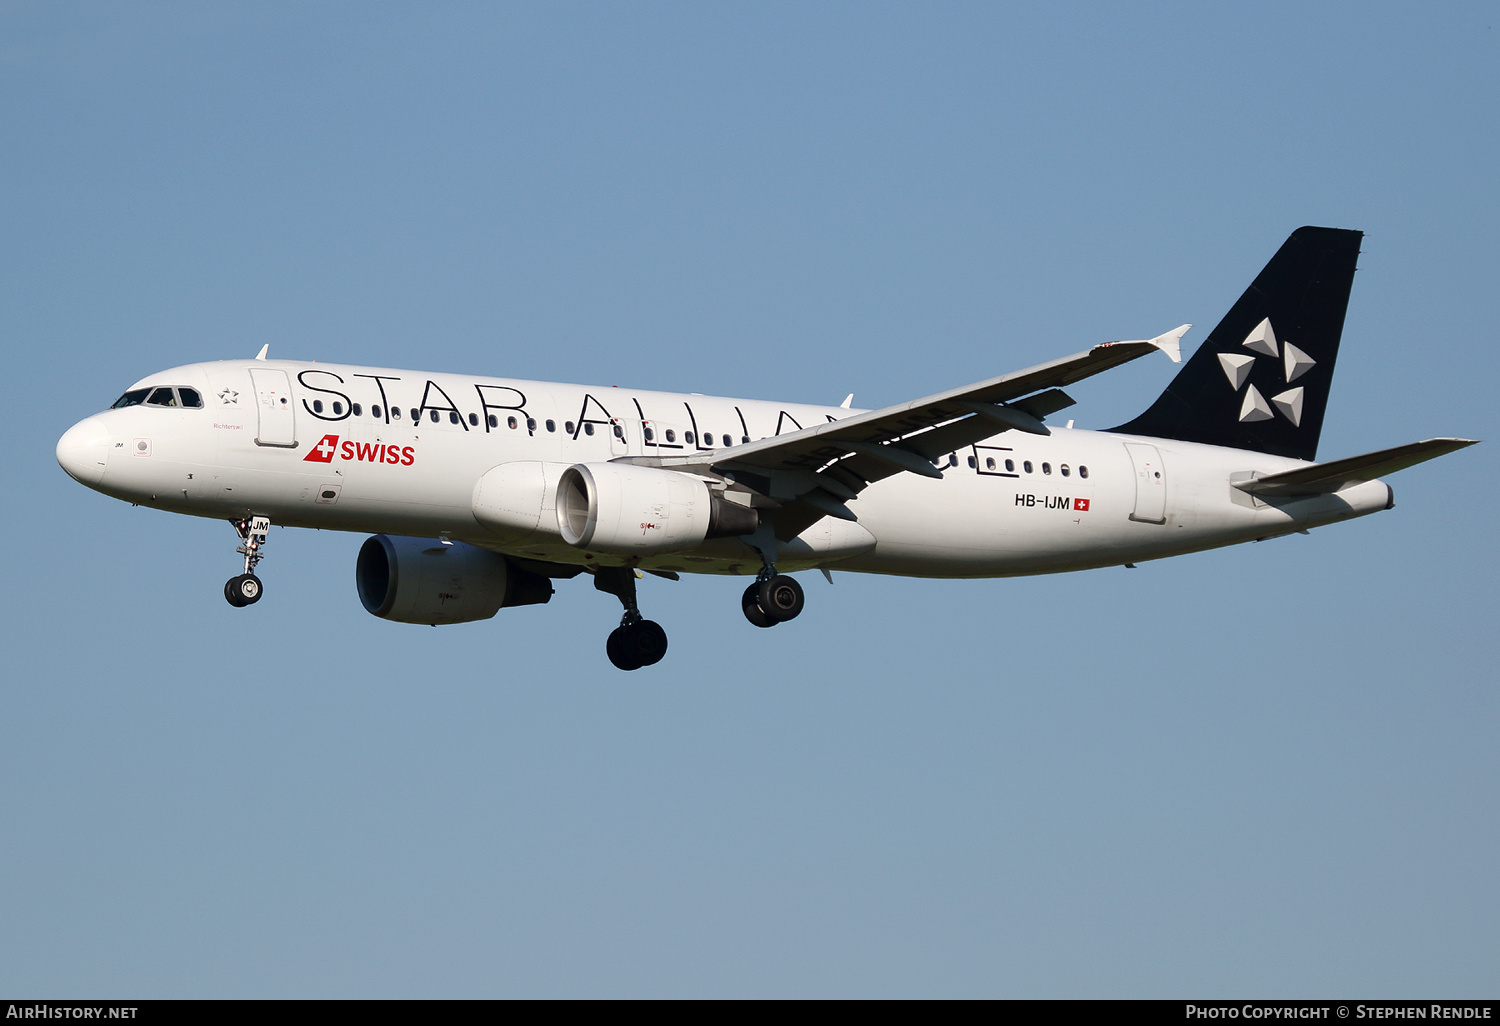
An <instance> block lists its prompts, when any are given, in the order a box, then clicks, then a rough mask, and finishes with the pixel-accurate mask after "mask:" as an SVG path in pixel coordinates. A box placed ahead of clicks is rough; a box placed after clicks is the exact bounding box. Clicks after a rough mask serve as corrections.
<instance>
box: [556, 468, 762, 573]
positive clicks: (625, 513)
mask: <svg viewBox="0 0 1500 1026" xmlns="http://www.w3.org/2000/svg"><path fill="white" fill-rule="evenodd" d="M555 505H556V507H557V526H558V530H559V531H560V532H561V534H562V538H563V541H565V542H567V543H568V544H569V545H573V546H575V547H577V548H580V549H590V550H592V551H595V552H607V553H611V554H614V555H621V556H649V555H655V554H658V553H662V552H676V551H678V550H681V549H690V548H692V547H693V546H695V545H698V544H700V543H702V542H703V541H704V540H705V539H707V538H728V537H733V536H736V535H741V534H751V533H753V532H754V531H755V529H756V526H757V525H758V524H759V522H760V521H759V517H758V515H757V514H756V512H755V510H753V509H751V508H750V507H748V506H741V505H739V504H737V503H733V502H729V501H728V500H726V499H724V498H722V497H720V496H717V495H715V494H713V491H712V490H711V489H710V488H709V486H708V482H706V481H704V480H702V479H701V478H697V477H692V476H690V475H688V474H682V473H678V472H677V471H673V470H659V469H657V468H655V467H637V466H633V465H631V464H628V463H575V464H573V466H571V467H569V468H568V469H567V470H565V471H563V474H562V478H561V479H560V480H559V481H558V483H557V499H556V503H555Z"/></svg>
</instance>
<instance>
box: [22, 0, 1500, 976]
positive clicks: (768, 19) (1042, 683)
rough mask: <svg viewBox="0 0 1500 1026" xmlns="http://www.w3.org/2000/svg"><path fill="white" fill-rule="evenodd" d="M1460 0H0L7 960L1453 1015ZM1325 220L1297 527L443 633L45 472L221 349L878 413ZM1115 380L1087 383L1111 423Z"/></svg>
mask: <svg viewBox="0 0 1500 1026" xmlns="http://www.w3.org/2000/svg"><path fill="white" fill-rule="evenodd" d="M1497 20H1500V11H1497V9H1496V8H1495V7H1494V5H1492V4H1477V3H1475V4H1464V3H1459V4H1443V5H1436V6H1431V5H1429V6H1426V7H1420V8H1419V7H1416V6H1410V5H1371V4H1315V5H1307V4H1258V5H1251V6H1238V7H1236V6H1229V5H1205V4H1186V3H1185V4H1180V5H1033V6H1032V7H1029V8H1022V7H1021V6H1019V5H998V4H946V5H935V4H908V5H898V4H832V3H818V4H806V5H783V4H770V3H755V4H738V5H735V4H710V5H703V4H680V5H663V4H594V5H579V4H548V5H540V4H526V5H519V6H508V5H501V4H472V5H468V4H422V5H406V4H378V5H374V4H335V3H320V4H279V3H256V4H240V5H224V4H199V3H184V4H144V3H138V4H130V5H118V4H102V3H101V4H70V5H57V4H51V3H14V2H6V3H3V4H0V343H3V346H4V354H5V364H6V369H7V372H8V374H9V377H10V380H11V382H12V384H13V385H14V386H15V389H14V393H13V396H12V399H11V400H10V401H9V402H7V403H5V404H4V405H3V408H0V423H3V425H4V429H5V434H6V438H7V444H6V445H5V446H4V447H3V448H0V460H3V464H0V467H3V473H4V492H3V495H4V500H5V501H4V506H3V517H4V520H3V523H4V542H3V545H0V644H3V651H4V663H3V665H4V681H3V684H0V994H7V995H17V996H19V995H23V994H24V995H27V996H79V995H100V994H105V995H110V996H121V997H125V996H139V997H173V996H403V997H420V996H512V995H515V996H536V995H570V996H573V995H576V996H606V995H627V996H647V995H651V996H660V995H670V996H695V995H724V996H858V995H870V996H947V995H952V996H1064V995H1077V996H1200V997H1208V996H1246V995H1266V996H1272V995H1275V996H1303V995H1305V996H1315V995H1316V996H1332V995H1350V996H1371V997H1373V996H1380V997H1392V996H1421V997H1434V996H1451V997H1493V996H1495V994H1496V993H1497V991H1500V872H1497V867H1500V822H1497V820H1500V755H1497V746H1496V743H1495V738H1496V727H1497V722H1500V697H1497V676H1500V675H1497V672H1496V668H1495V663H1496V650H1497V641H1496V614H1497V602H1496V589H1495V584H1494V568H1495V564H1496V555H1497V551H1496V550H1497V546H1496V542H1495V537H1494V530H1493V527H1492V523H1493V521H1494V515H1495V514H1494V511H1495V508H1496V505H1497V499H1500V496H1497V491H1500V489H1497V487H1496V455H1495V454H1496V452H1500V449H1497V448H1496V446H1497V445H1500V431H1497V430H1496V428H1497V423H1496V421H1497V416H1496V409H1497V407H1496V402H1495V398H1494V386H1495V383H1496V381H1497V371H1500V366H1497V358H1496V345H1497V343H1496V338H1495V335H1496V330H1495V322H1494V309H1495V303H1494V295H1495V283H1496V280H1497V276H1500V275H1497V272H1500V260H1497V257H1496V253H1497V247H1496V229H1497V210H1500V205H1497V198H1496V196H1497V190H1496V177H1495V169H1496V167H1497V165H1500V145H1497V141H1500V140H1497V132H1500V118H1497V116H1496V98H1497V96H1500V74H1497V71H1500V68H1497V49H1500V44H1497V38H1500V37H1497V34H1496V30H1495V23H1496V21H1497ZM1301 224H1326V225H1336V226H1342V227H1352V228H1359V229H1362V230H1364V231H1365V232H1367V233H1368V235H1367V237H1366V240H1365V247H1364V255H1363V257H1362V258H1361V269H1360V272H1359V276H1358V277H1357V279H1356V281H1355V288H1354V296H1353V301H1352V304H1351V307H1350V313H1349V319H1348V324H1347V329H1346V332H1345V341H1344V349H1343V352H1342V354H1341V356H1340V361H1339V377H1338V380H1337V381H1336V382H1335V386H1334V392H1333V398H1332V401H1331V404H1330V407H1329V413H1328V422H1327V427H1326V429H1325V431H1324V435H1323V448H1322V450H1321V455H1323V456H1324V457H1325V458H1332V457H1337V456H1344V455H1352V454H1354V453H1359V452H1364V451H1368V450H1370V449H1375V448H1380V447H1383V446H1388V445H1395V444H1400V443H1403V442H1407V441H1411V440H1415V439H1418V438H1426V437H1432V436H1435V435H1450V434H1458V435H1466V436H1469V437H1477V438H1485V439H1490V441H1489V442H1488V443H1487V444H1485V445H1482V446H1479V447H1477V448H1473V449H1469V450H1466V451H1464V452H1461V453H1458V454H1455V455H1453V456H1449V457H1447V458H1445V459H1443V460H1440V461H1438V462H1436V463H1432V464H1428V465H1425V466H1423V467H1419V468H1416V469H1413V470H1410V471H1406V472H1404V473H1402V474H1401V475H1399V476H1398V477H1396V478H1394V479H1393V483H1394V485H1395V489H1396V497H1397V505H1396V508H1395V509H1394V510H1393V511H1391V512H1388V513H1382V514H1380V515H1378V516H1373V517H1369V518H1367V519H1365V520H1362V521H1359V522H1356V523H1352V524H1346V525H1342V526H1338V527H1333V528H1328V529H1325V530H1319V531H1315V532H1313V533H1312V534H1311V535H1310V536H1307V537H1300V536H1299V537H1293V538H1289V539H1284V540H1279V541H1275V542H1269V543H1265V544H1261V545H1250V546H1242V547H1239V548H1234V549H1228V550H1222V551H1219V552H1215V553H1209V554H1203V555H1198V556H1189V557H1183V558H1179V559H1176V560H1169V561H1166V562H1160V563H1152V564H1146V565H1142V566H1141V567H1140V568H1139V569H1137V570H1133V571H1131V570H1125V569H1114V570H1102V571H1095V572H1090V573H1085V574H1074V575H1067V576H1062V577H1054V578H1034V579H1021V580H1006V581H981V582H964V583H953V582H937V581H909V580H899V579H883V578H874V577H860V576H856V575H848V574H845V575H840V576H839V577H838V578H837V583H836V584H835V585H834V586H833V587H829V586H828V585H827V584H826V583H824V582H823V581H822V580H821V579H820V578H818V577H817V576H816V575H812V577H811V579H810V580H808V581H807V582H806V583H807V585H808V592H809V600H810V601H809V607H808V611H807V612H806V613H805V614H804V615H803V616H802V617H801V619H799V620H797V621H796V622H795V623H793V624H788V625H785V626H783V627H779V628H777V629H776V630H773V631H758V630H756V629H755V628H752V627H750V626H749V625H748V624H747V623H745V621H744V620H743V618H742V617H741V615H740V611H739V608H738V596H739V591H740V587H741V585H740V584H738V583H736V582H735V581H730V580H720V579H707V578H705V579H687V580H684V581H683V582H681V583H679V584H669V583H667V582H663V581H656V580H651V581H647V582H645V583H644V585H643V588H642V600H643V602H644V603H645V605H646V607H647V610H648V612H649V614H650V615H652V616H653V617H654V618H655V619H657V620H659V621H660V622H661V623H663V624H664V625H665V626H666V627H667V629H668V631H669V632H670V634H671V637H672V649H671V652H670V654H669V655H668V658H667V661H666V662H664V663H663V664H661V665H660V666H659V667H657V668H655V669H654V670H648V671H641V672H638V673H634V674H629V675H626V674H621V673H618V672H616V671H614V670H613V669H612V668H611V667H610V666H609V665H608V663H607V662H606V661H605V658H604V653H603V644H602V643H603V638H604V635H605V634H606V633H607V631H608V630H609V629H610V628H611V627H612V626H613V625H614V622H615V621H616V619H617V617H618V608H617V607H616V606H615V605H614V603H613V600H611V599H609V598H607V597H606V596H603V595H600V594H598V593H596V592H594V591H593V590H592V589H591V588H589V587H588V586H587V584H586V583H579V582H573V583H572V584H564V585H563V586H562V587H561V590H560V593H559V594H558V596H557V598H556V599H555V600H554V601H553V603H552V604H551V605H549V606H545V607H530V608H524V609H519V610H507V611H503V612H502V613H501V615H500V616H498V617H497V618H496V619H495V620H493V621H489V622H484V623H479V624H471V625H465V626H458V627H449V628H440V629H429V628H418V627H411V626H405V625H399V624H389V623H386V622H384V621H381V620H377V619H375V618H374V617H371V616H369V615H368V614H367V613H365V612H364V611H363V609H362V608H361V607H360V605H359V602H358V600H357V598H356V596H355V593H354V587H353V565H354V556H355V553H356V551H357V549H358V546H359V544H360V542H361V540H362V538H361V537H358V536H352V535H338V534H324V533H313V532H295V531H277V532H276V533H275V534H274V535H273V537H272V545H271V548H270V550H269V551H270V555H269V558H268V559H267V560H266V562H265V563H264V564H263V565H262V572H263V576H264V577H265V578H266V580H267V585H268V592H267V597H266V599H265V601H263V602H262V603H260V604H259V605H257V606H255V607H254V608H253V609H248V610H234V609H231V608H230V607H229V606H228V605H227V604H226V603H225V602H224V601H223V598H222V595H221V585H222V583H223V580H224V579H225V578H226V577H228V576H229V575H230V574H231V573H232V572H235V566H236V562H235V560H236V557H235V555H234V551H233V550H234V539H233V537H232V533H231V531H230V529H229V528H228V526H227V525H224V524H220V523H216V522H213V521H206V520H192V519H188V518H181V517H173V516H171V515H168V514H163V513H160V512H155V511H150V510H142V509H132V508H130V507H128V506H126V505H124V504H122V503H119V502H116V501H113V500H110V499H107V498H105V497H104V496H101V495H98V494H96V493H93V492H90V491H88V490H86V489H84V488H82V487H81V486H79V485H77V484H75V483H74V482H73V481H71V480H70V479H68V478H67V477H66V475H64V474H63V472H62V471H61V470H60V469H59V468H58V467H57V466H56V464H55V462H54V459H53V445H54V443H55V441H56V439H57V436H58V435H59V434H61V433H62V432H63V431H64V430H65V429H66V428H67V427H68V426H69V425H70V424H72V423H73V422H75V421H77V420H79V419H81V418H82V417H84V416H85V415H87V414H88V413H90V412H92V411H95V410H97V409H99V408H101V407H103V406H105V405H107V404H108V403H109V402H110V401H112V400H113V399H114V398H115V397H116V396H117V395H118V394H119V393H120V392H121V391H122V390H123V389H124V387H125V386H126V385H128V384H129V383H131V382H132V381H134V380H136V379H138V378H140V377H141V376H143V375H145V374H147V373H150V372H152V371H155V370H159V369H162V368H166V367H170V366H173V365H177V364H182V363H189V362H194V361H198V360H207V359H218V358H225V357H241V356H249V355H251V354H253V353H254V352H255V351H256V350H257V349H258V348H259V347H260V346H261V345H262V344H263V343H266V342H269V343H270V345H271V350H272V353H273V354H274V355H277V356H284V357H296V358H316V359H323V360H337V361H343V362H349V363H371V364H383V365H388V366H405V367H419V368H430V369H435V370H452V371H469V372H483V373H487V374H499V375H513V376H518V377H531V378H544V379H547V378H551V379H565V380H579V379H585V380H589V381H593V382H598V383H603V384H612V383H620V384H632V385H639V386H642V387H655V388H664V389H680V390H684V391H688V390H691V391H700V392H710V393H727V394H735V395H746V396H753V397H766V398H784V399H787V400H797V401H811V402H831V403H836V402H838V401H839V400H841V399H842V398H843V396H844V395H845V394H846V393H847V392H850V391H852V392H854V393H855V395H856V402H857V403H858V404H860V405H863V406H878V405H882V404H885V403H890V402H896V401H899V400H903V399H907V398H912V397H915V396H918V395H922V394H925V393H927V392H931V391H935V390H937V389H939V388H943V387H948V386H951V385H955V384H960V383H964V382H967V381H970V380H975V379H978V378H982V377H986V376H989V375H992V374H997V373H1001V372H1004V371H1006V370H1011V369H1015V368H1019V367H1023V366H1027V365H1029V364H1032V363H1035V362H1039V361H1041V360H1044V359H1049V358H1052V357H1054V356H1059V355H1063V354H1067V353H1072V352H1076V351H1078V350H1080V349H1082V348H1085V347H1086V346H1088V345H1091V344H1093V343H1095V342H1100V341H1105V340H1108V339H1117V338H1141V337H1146V336H1149V335H1152V334H1155V333H1157V332H1160V331H1163V330H1166V329H1168V328H1170V327H1172V326H1173V325H1176V324H1178V323H1180V322H1182V321H1191V322H1193V323H1194V324H1195V325H1197V328H1196V329H1195V331H1194V332H1193V333H1192V334H1190V335H1189V336H1188V338H1187V340H1186V344H1187V345H1188V346H1189V347H1191V346H1192V345H1193V344H1196V343H1197V342H1198V341H1200V340H1201V339H1202V337H1203V335H1204V334H1205V333H1206V332H1207V330H1208V329H1209V328H1211V327H1212V325H1213V324H1214V323H1215V322H1216V321H1217V319H1218V318H1219V316H1220V315H1221V314H1222V313H1223V312H1224V311H1225V310H1226V309H1227V308H1228V306H1229V304H1230V303H1231V302H1232V301H1233V300H1234V299H1235V298H1236V297H1237V296H1238V295H1239V293H1240V291H1241V290H1242V289H1243V288H1244V286H1245V285H1246V284H1247V283H1248V282H1249V281H1250V279H1251V278H1252V277H1253V276H1254V274H1255V273H1256V272H1257V271H1258V270H1259V268H1260V267H1261V266H1262V264H1263V263H1264V262H1265V261H1266V260H1267V259H1268V258H1269V256H1270V255H1271V253H1273V252H1274V251H1275V249H1276V247H1277V246H1278V245H1279V244H1280V243H1281V241H1282V240H1283V239H1284V238H1285V236H1286V235H1287V234H1288V233H1289V232H1290V231H1291V230H1292V229H1293V228H1295V227H1297V226H1298V225H1301ZM1170 372H1171V368H1170V365H1169V364H1168V363H1167V362H1166V361H1165V360H1155V359H1152V360H1143V361H1139V362H1137V363H1135V364H1132V365H1131V366H1129V367H1127V368H1122V369H1120V370H1118V371H1114V372H1111V373H1110V374H1107V375H1104V376H1102V377H1100V378H1096V379H1094V380H1093V381H1091V382H1089V383H1088V384H1086V385H1085V386H1081V387H1079V388H1078V389H1077V390H1076V393H1075V394H1076V396H1077V398H1078V399H1079V400H1080V403H1079V406H1078V407H1077V408H1076V409H1075V410H1073V411H1070V414H1071V415H1073V416H1075V417H1076V418H1077V419H1078V422H1079V425H1080V426H1083V427H1104V426H1108V425H1110V424H1114V423H1118V422H1119V421H1121V420H1124V419H1126V418H1127V417H1129V416H1132V415H1133V414H1135V413H1136V412H1138V411H1139V410H1141V409H1143V408H1144V407H1145V406H1146V405H1147V404H1148V403H1149V402H1150V400H1151V399H1152V398H1154V396H1155V395H1156V394H1157V393H1158V391H1159V390H1160V389H1161V388H1162V387H1164V385H1165V384H1166V381H1167V380H1168V378H1169V377H1170Z"/></svg>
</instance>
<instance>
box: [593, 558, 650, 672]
mask: <svg viewBox="0 0 1500 1026" xmlns="http://www.w3.org/2000/svg"><path fill="white" fill-rule="evenodd" d="M594 587H595V588H598V589H599V590H600V591H603V592H607V593H608V594H610V595H613V596H615V597H616V598H618V599H619V600H620V604H621V605H622V606H624V607H625V615H624V616H622V617H620V626H618V627H616V628H615V629H614V630H613V631H611V632H610V635H609V640H608V641H606V642H605V644H604V651H605V653H606V654H607V655H608V656H609V661H610V662H612V663H614V664H615V666H617V667H618V668H620V669H622V670H639V669H640V668H641V667H643V666H651V665H653V664H655V663H659V662H661V658H662V656H664V655H666V654H667V632H666V631H664V630H662V628H661V624H659V623H657V622H656V621H655V620H647V619H645V618H644V617H642V616H641V611H640V609H639V608H638V607H637V606H636V604H635V570H634V569H632V568H630V567H628V566H601V567H597V568H596V569H595V570H594Z"/></svg>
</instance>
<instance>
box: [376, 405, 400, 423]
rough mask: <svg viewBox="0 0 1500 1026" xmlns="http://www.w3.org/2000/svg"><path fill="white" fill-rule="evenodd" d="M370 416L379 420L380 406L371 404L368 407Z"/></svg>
mask: <svg viewBox="0 0 1500 1026" xmlns="http://www.w3.org/2000/svg"><path fill="white" fill-rule="evenodd" d="M391 412H392V413H395V412H396V411H395V410H392V411H391ZM370 416H372V417H374V418H375V419H376V420H379V419H380V407H379V406H371V407H370Z"/></svg>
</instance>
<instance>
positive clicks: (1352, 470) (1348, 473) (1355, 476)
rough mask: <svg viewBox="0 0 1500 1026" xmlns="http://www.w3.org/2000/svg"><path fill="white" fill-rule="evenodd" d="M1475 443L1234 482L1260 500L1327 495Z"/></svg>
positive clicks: (1415, 447)
mask: <svg viewBox="0 0 1500 1026" xmlns="http://www.w3.org/2000/svg"><path fill="white" fill-rule="evenodd" d="M1476 442H1477V440H1476V439H1470V438H1429V439H1427V440H1426V441H1425V442H1412V443H1411V444H1410V445H1398V446H1396V447H1395V448H1394V449H1381V450H1380V451H1379V452H1369V453H1365V454H1364V455H1363V456H1350V457H1349V458H1348V459H1345V460H1334V461H1333V462H1332V463H1318V464H1315V465H1313V466H1311V467H1299V468H1298V469H1296V470H1288V471H1286V472H1285V473H1281V474H1272V475H1271V476H1270V477H1262V478H1258V479H1256V480H1254V481H1236V482H1235V485H1234V486H1235V487H1236V488H1238V489H1240V490H1241V491H1245V492H1249V493H1250V494H1251V495H1260V496H1286V497H1291V496H1300V495H1328V494H1330V493H1332V492H1336V491H1338V490H1339V489H1340V488H1344V487H1346V486H1348V485H1352V484H1359V483H1360V482H1361V481H1373V480H1374V479H1375V478H1377V477H1381V476H1383V475H1385V474H1394V473H1395V472H1396V471H1398V470H1405V469H1406V468H1407V467H1414V466H1416V465H1417V464H1418V463H1426V462H1427V461H1428V460H1433V459H1437V458H1438V457H1439V456H1445V455H1447V454H1448V453H1450V452H1455V451H1457V450H1459V449H1463V448H1466V447H1467V446H1470V445H1474V444H1476Z"/></svg>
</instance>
